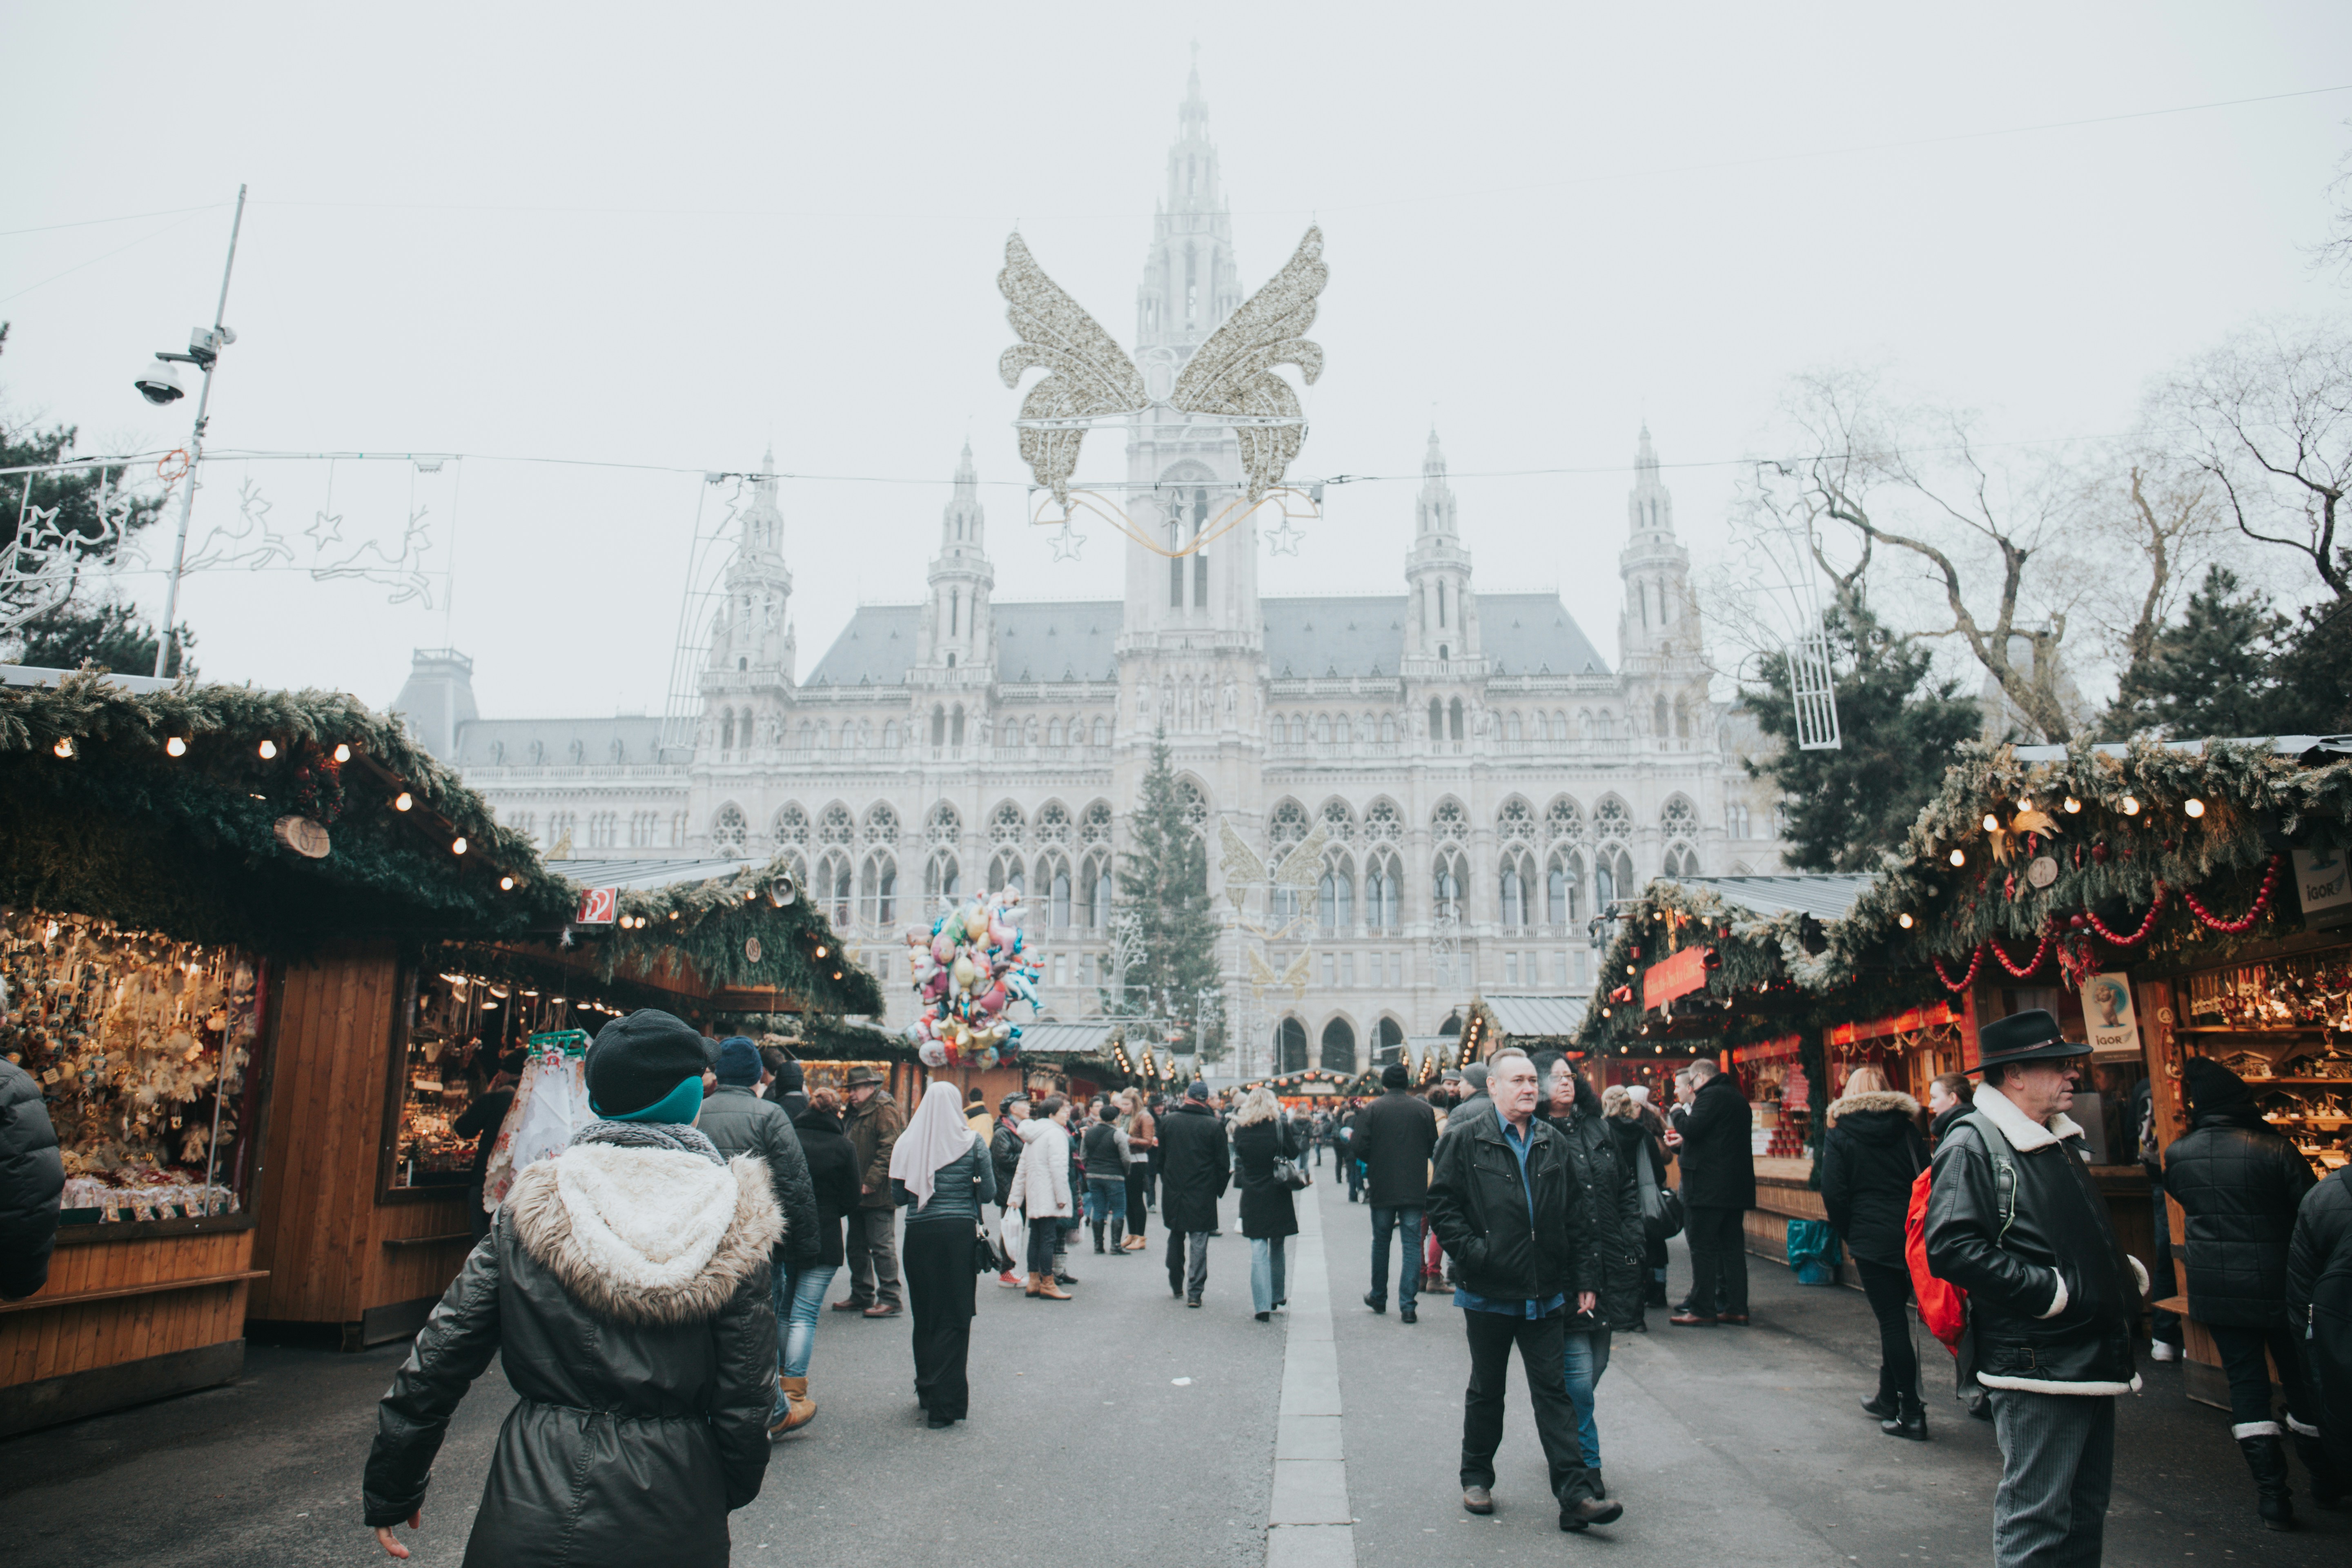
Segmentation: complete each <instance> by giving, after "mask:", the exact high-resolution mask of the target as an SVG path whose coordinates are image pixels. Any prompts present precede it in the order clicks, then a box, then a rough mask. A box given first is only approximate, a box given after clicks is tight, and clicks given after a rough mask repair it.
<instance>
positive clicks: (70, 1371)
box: [0, 1215, 263, 1437]
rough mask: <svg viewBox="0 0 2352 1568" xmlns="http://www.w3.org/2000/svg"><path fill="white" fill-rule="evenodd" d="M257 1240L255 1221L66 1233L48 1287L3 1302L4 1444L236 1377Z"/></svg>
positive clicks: (228, 1218) (256, 1275) (203, 1220)
mask: <svg viewBox="0 0 2352 1568" xmlns="http://www.w3.org/2000/svg"><path fill="white" fill-rule="evenodd" d="M253 1231H254V1222H253V1220H252V1218H251V1216H249V1215H218V1216H214V1217H198V1218H194V1219H158V1220H141V1221H133V1222H130V1223H126V1224H116V1225H75V1226H64V1227H63V1228H61V1229H60V1230H59V1231H58V1248H57V1253H56V1255H55V1257H54V1258H52V1259H51V1261H50V1264H49V1279H48V1283H47V1285H45V1286H43V1287H42V1288H41V1289H39V1290H37V1291H36V1292H35V1293H34V1294H32V1295H30V1296H27V1297H26V1298H25V1299H24V1300H21V1301H7V1302H0V1437H5V1436H12V1435H13V1434H16V1433H18V1432H29V1431H32V1430H33V1429H35V1428H37V1427H41V1426H55V1425H56V1424H57V1423H58V1422H60V1421H73V1420H78V1419H79V1418H80V1417H82V1416H84V1415H96V1414H98V1413H99V1412H100V1411H106V1410H118V1409H121V1407H122V1406H123V1405H136V1404H142V1403H144V1402H145V1401H147V1400H151V1399H162V1398H164V1397H166V1396H168V1395H171V1394H186V1393H188V1392H190V1391H191V1390H194V1389H199V1388H211V1387H214V1386H215V1385H217V1384H224V1383H226V1382H228V1381H229V1380H230V1379H232V1378H234V1377H236V1374H237V1373H239V1372H241V1371H242V1370H244V1367H245V1302H246V1292H247V1289H249V1288H250V1287H251V1285H252V1282H253V1281H254V1280H256V1279H261V1278H263V1271H262V1270H260V1269H257V1268H254V1267H253Z"/></svg>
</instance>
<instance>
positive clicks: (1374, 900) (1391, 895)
mask: <svg viewBox="0 0 2352 1568" xmlns="http://www.w3.org/2000/svg"><path fill="white" fill-rule="evenodd" d="M1402 869H1403V868H1402V867H1400V866H1399V865H1398V864H1397V858H1396V857H1395V856H1394V855H1391V854H1390V853H1388V852H1387V851H1385V850H1383V851H1382V852H1381V853H1380V854H1378V855H1375V856H1373V857H1372V862H1371V869H1370V872H1368V873H1367V874H1366V876H1365V879H1364V922H1365V923H1366V924H1367V925H1369V926H1370V927H1371V928H1372V930H1374V931H1394V930H1396V929H1397V925H1398V923H1399V922H1398V915H1397V906H1398V904H1399V903H1400V902H1401V901H1402V898H1403V894H1404V888H1403V879H1402V875H1401V873H1402Z"/></svg>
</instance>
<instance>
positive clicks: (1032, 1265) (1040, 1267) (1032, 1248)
mask: <svg viewBox="0 0 2352 1568" xmlns="http://www.w3.org/2000/svg"><path fill="white" fill-rule="evenodd" d="M1061 1245H1062V1222H1061V1220H1060V1219H1059V1218H1058V1217H1057V1216H1055V1215H1046V1216H1045V1218H1044V1219H1033V1220H1031V1221H1030V1222H1029V1272H1030V1273H1032V1274H1043V1275H1045V1277H1047V1278H1048V1279H1051V1278H1052V1277H1053V1275H1054V1273H1055V1268H1054V1254H1055V1252H1056V1251H1057V1250H1059V1248H1060V1247H1061Z"/></svg>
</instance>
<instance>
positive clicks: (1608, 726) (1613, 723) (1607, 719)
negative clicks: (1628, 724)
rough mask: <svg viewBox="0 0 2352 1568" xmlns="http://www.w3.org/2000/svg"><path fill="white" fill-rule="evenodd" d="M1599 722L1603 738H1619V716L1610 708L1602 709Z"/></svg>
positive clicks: (1605, 739)
mask: <svg viewBox="0 0 2352 1568" xmlns="http://www.w3.org/2000/svg"><path fill="white" fill-rule="evenodd" d="M1598 723H1599V726H1600V731H1601V739H1602V740H1604V741H1613V740H1615V739H1616V738H1617V718H1616V715H1614V714H1612V713H1611V712H1610V711H1609V710H1608V709H1606V708H1603V709H1602V710H1601V717H1600V719H1599V721H1598Z"/></svg>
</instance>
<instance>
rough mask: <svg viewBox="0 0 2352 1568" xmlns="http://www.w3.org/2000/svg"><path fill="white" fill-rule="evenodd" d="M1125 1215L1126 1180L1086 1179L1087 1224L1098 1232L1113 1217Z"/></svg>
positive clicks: (1123, 1178)
mask: <svg viewBox="0 0 2352 1568" xmlns="http://www.w3.org/2000/svg"><path fill="white" fill-rule="evenodd" d="M1126 1213H1127V1179H1126V1178H1125V1177H1123V1176H1088V1177H1087V1224H1088V1225H1090V1226H1094V1227H1095V1228H1097V1230H1099V1229H1100V1228H1102V1226H1103V1224H1104V1222H1105V1221H1107V1220H1108V1219H1109V1218H1110V1216H1111V1215H1115V1214H1116V1215H1124V1214H1126Z"/></svg>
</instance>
